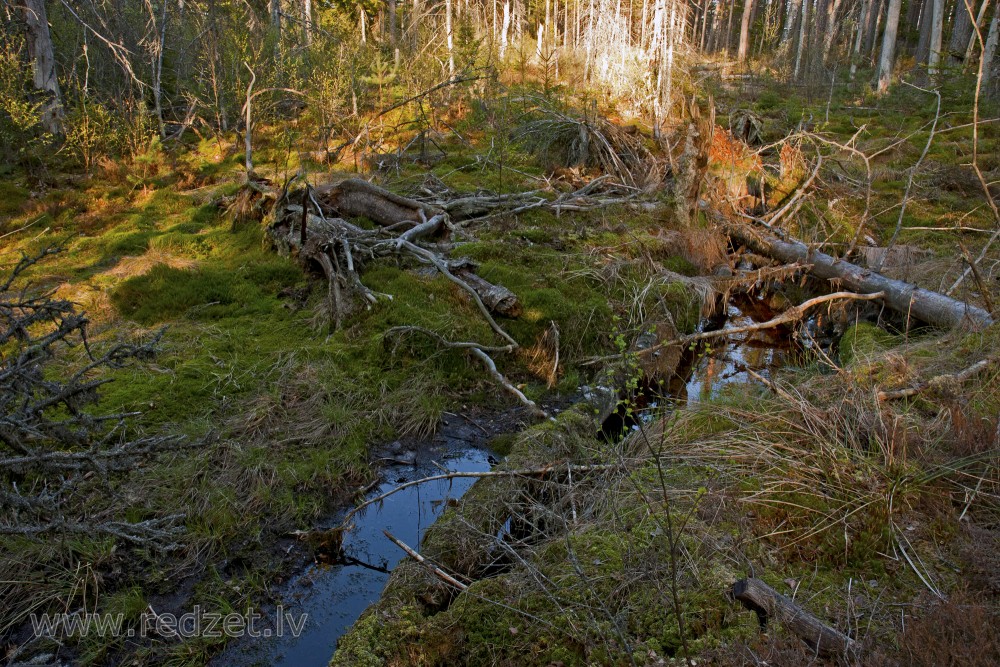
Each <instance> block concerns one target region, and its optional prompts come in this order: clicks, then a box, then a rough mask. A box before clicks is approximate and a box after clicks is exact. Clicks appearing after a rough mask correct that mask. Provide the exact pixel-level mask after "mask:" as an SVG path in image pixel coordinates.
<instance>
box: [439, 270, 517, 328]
mask: <svg viewBox="0 0 1000 667" xmlns="http://www.w3.org/2000/svg"><path fill="white" fill-rule="evenodd" d="M455 275H456V276H458V277H459V278H461V279H462V280H464V281H465V282H466V283H468V284H469V287H471V288H472V289H474V290H475V291H476V294H478V295H479V298H480V299H482V300H483V303H484V304H486V307H487V308H489V309H490V311H491V312H494V313H496V314H498V315H503V316H504V317H519V316H520V315H521V310H522V309H521V302H520V301H519V300H518V298H517V295H516V294H514V293H513V292H511V291H510V290H509V289H507V288H506V287H504V286H503V285H494V284H493V283H491V282H489V281H487V280H485V279H483V278H482V277H480V276H477V275H476V274H475V273H473V272H472V271H471V270H470V269H468V268H463V269H460V270H458V271H456V272H455Z"/></svg>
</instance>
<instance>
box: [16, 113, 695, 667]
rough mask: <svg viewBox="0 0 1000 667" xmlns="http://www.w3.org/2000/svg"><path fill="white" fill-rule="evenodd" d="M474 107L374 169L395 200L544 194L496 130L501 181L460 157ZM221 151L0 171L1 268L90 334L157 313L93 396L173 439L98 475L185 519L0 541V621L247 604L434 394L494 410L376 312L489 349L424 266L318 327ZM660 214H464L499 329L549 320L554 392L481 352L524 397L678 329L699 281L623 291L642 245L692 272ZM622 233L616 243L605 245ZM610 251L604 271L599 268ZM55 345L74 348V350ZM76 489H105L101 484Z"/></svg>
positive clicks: (529, 332)
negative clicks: (163, 533) (177, 532)
mask: <svg viewBox="0 0 1000 667" xmlns="http://www.w3.org/2000/svg"><path fill="white" fill-rule="evenodd" d="M481 121H482V119H481V117H478V116H476V114H471V115H470V116H469V117H468V118H467V119H466V120H465V121H464V124H459V125H458V127H457V129H458V130H459V131H460V132H462V133H463V136H462V140H461V141H459V140H458V139H455V138H453V139H451V140H441V139H439V143H441V144H442V146H443V147H444V148H445V149H446V150H447V151H448V157H447V159H445V160H444V161H442V162H438V163H437V164H436V165H435V166H434V167H433V168H427V167H423V166H419V165H407V166H406V170H405V171H404V172H398V173H393V174H389V175H381V176H380V175H378V174H375V175H373V176H374V177H375V178H377V179H379V180H381V181H382V182H383V183H384V184H385V185H387V186H389V187H392V188H394V189H396V190H398V191H403V192H405V191H407V188H410V187H412V185H413V184H414V183H419V182H420V181H422V180H423V179H425V178H428V177H430V176H434V177H436V178H437V179H439V180H440V182H441V183H443V184H444V185H446V186H448V187H450V188H452V189H454V190H455V191H457V192H475V191H479V190H481V189H483V188H489V187H493V189H494V190H495V191H499V190H501V189H502V190H503V191H513V190H520V189H526V188H528V187H530V188H532V189H534V188H537V187H538V184H539V183H542V184H543V186H544V177H543V174H542V173H541V171H540V169H539V168H538V167H537V166H536V165H535V163H534V160H533V159H532V158H531V156H529V155H527V154H524V153H522V152H519V151H518V149H517V148H516V147H513V146H511V147H510V148H509V154H508V155H507V156H506V157H505V158H504V160H505V163H504V167H503V168H504V169H506V171H505V172H504V173H503V175H501V173H500V172H501V167H500V166H498V165H497V166H490V165H485V166H484V165H477V164H476V158H477V156H479V155H480V154H481V153H480V152H479V149H478V148H477V147H476V146H477V145H479V144H478V142H486V145H488V144H489V141H490V139H491V137H494V136H496V132H494V131H491V130H488V129H487V130H486V131H484V130H482V129H481V127H482V123H481ZM259 134H260V135H261V136H259V137H257V142H258V145H257V150H256V161H257V170H258V172H260V173H264V174H266V175H269V176H272V177H273V178H274V179H275V180H279V181H280V180H281V179H282V178H284V177H285V175H286V174H288V173H289V170H294V169H298V168H300V167H302V165H300V164H299V160H298V156H297V155H294V154H289V153H288V152H287V151H285V150H282V146H283V143H282V142H283V141H284V137H283V136H282V135H281V134H280V133H275V134H274V135H272V134H270V131H269V130H266V129H265V130H261V131H260V132H259ZM464 135H467V136H468V137H469V138H471V140H472V141H475V142H477V144H476V145H473V144H470V143H469V138H466V136H464ZM241 157H242V156H241V155H237V154H236V153H235V152H234V146H233V145H231V144H226V143H225V142H216V141H201V142H194V143H191V144H188V145H185V146H179V147H178V146H174V147H171V148H170V149H169V150H167V149H164V148H162V147H160V146H159V145H158V144H156V142H154V143H153V144H152V146H151V148H150V150H149V152H148V153H147V154H145V155H142V156H140V157H139V158H137V159H136V160H135V161H134V163H133V164H129V165H118V164H116V163H113V162H110V161H108V163H107V164H105V165H103V166H102V167H97V168H95V171H94V173H92V174H88V175H79V174H69V173H68V174H59V173H54V174H50V175H49V177H48V179H47V181H46V186H45V187H44V188H41V187H38V188H36V189H34V190H33V189H32V187H30V185H29V181H30V179H28V178H27V176H26V175H25V174H23V173H20V172H16V171H14V172H10V173H8V174H7V175H6V176H5V178H4V181H3V183H2V184H0V187H2V192H0V194H2V197H0V199H2V200H3V204H2V205H3V211H2V216H3V217H2V219H0V234H4V237H3V240H2V242H0V243H2V247H0V253H2V254H0V264H2V265H3V266H11V265H13V263H14V262H16V261H17V259H18V258H19V257H20V255H21V253H28V254H30V253H32V252H34V251H36V250H39V249H41V248H44V247H48V246H52V245H55V246H59V247H60V248H62V252H61V253H59V254H58V255H56V256H54V257H52V258H50V259H49V260H47V261H45V262H44V263H41V264H39V265H38V266H36V267H34V268H33V270H32V272H31V275H30V279H31V280H32V281H34V282H35V283H36V284H37V285H40V286H44V287H47V288H50V289H54V290H55V291H56V293H57V294H58V295H60V296H63V297H66V298H69V299H71V300H72V301H74V302H75V303H77V304H79V307H80V308H81V309H82V310H84V311H85V312H86V313H87V315H88V318H89V320H90V334H91V339H92V344H93V345H94V346H95V348H96V349H100V348H101V347H104V346H107V345H109V344H111V343H112V342H114V341H116V340H120V339H136V338H141V337H147V336H150V335H153V334H154V333H155V332H156V331H159V330H161V329H165V331H164V334H163V338H162V342H161V345H160V348H161V349H160V352H159V354H158V355H157V357H156V358H155V360H153V361H152V362H151V363H148V364H140V365H134V366H130V367H127V368H123V369H119V370H116V371H114V372H112V373H111V374H110V376H109V379H110V380H111V382H110V383H108V384H106V385H104V386H103V387H102V388H101V392H100V400H99V403H98V404H97V405H96V406H94V407H93V408H92V409H93V410H94V411H95V412H118V411H127V412H135V413H137V416H136V417H135V418H134V419H133V420H132V422H131V424H132V427H133V428H134V429H135V430H136V431H137V432H138V431H143V432H146V433H166V434H181V435H184V436H185V437H186V438H187V442H188V443H189V444H191V445H193V446H190V447H186V448H182V449H179V450H177V451H173V452H170V453H166V454H164V455H162V456H161V457H159V458H157V459H155V460H153V461H151V462H149V463H147V464H144V465H143V466H141V467H139V468H137V469H136V470H134V471H132V472H131V473H130V474H129V475H127V476H126V477H125V478H124V479H121V480H118V481H116V482H115V485H116V486H115V489H114V494H115V495H114V497H115V498H118V499H120V502H121V503H124V504H125V507H123V508H121V509H122V510H123V511H124V512H125V513H126V515H127V517H128V518H130V519H135V518H147V517H156V516H169V515H174V514H182V515H183V519H182V525H183V527H184V528H185V530H186V532H185V534H184V535H183V537H182V538H181V548H180V549H178V550H175V551H173V552H171V553H168V554H163V553H156V552H151V551H148V550H145V549H132V548H128V547H127V546H125V545H115V543H114V542H113V541H112V540H109V539H107V538H104V537H92V538H91V537H86V536H78V537H74V538H73V539H70V540H64V541H61V540H56V541H49V540H46V541H43V542H38V541H32V540H27V539H21V538H11V537H4V538H2V541H0V558H2V568H3V569H4V570H5V571H6V572H7V573H8V574H9V575H10V576H6V577H4V579H5V582H4V583H3V597H4V600H5V602H4V605H3V607H4V609H3V612H2V614H0V632H17V631H18V628H19V627H21V628H23V626H22V624H23V623H24V622H25V620H26V618H27V616H28V614H29V613H32V612H41V611H52V610H64V609H86V610H88V611H100V612H104V611H108V612H113V613H117V612H119V611H121V612H122V613H124V614H125V618H126V623H129V624H131V623H135V622H137V621H138V618H139V616H140V614H141V613H143V611H144V610H146V609H147V608H148V607H149V606H150V605H151V606H152V607H153V608H155V609H156V610H157V611H158V612H161V613H162V612H164V611H170V610H178V611H183V610H187V609H191V608H193V606H194V605H200V606H201V608H202V609H203V610H205V611H229V610H245V609H247V608H248V607H250V606H256V605H260V604H261V603H263V602H265V601H267V600H269V599H272V597H271V596H272V594H273V591H274V590H275V586H276V585H277V584H278V583H279V582H280V581H281V579H282V577H283V576H284V574H285V573H287V571H288V568H289V567H293V568H294V567H295V566H296V564H297V563H301V562H304V561H303V559H304V558H305V557H304V556H303V555H302V554H301V551H302V549H301V548H300V549H298V550H292V552H291V553H292V555H291V556H288V555H287V553H288V547H289V544H290V540H289V539H288V536H289V535H290V534H291V533H292V532H293V531H296V530H309V529H310V528H311V527H312V526H313V525H314V524H315V522H316V521H317V520H318V519H319V518H320V517H322V516H324V515H325V514H326V513H329V512H330V511H331V510H332V509H333V508H334V507H336V506H337V505H338V504H342V503H345V502H348V501H350V499H351V498H352V496H353V494H354V492H355V491H356V489H358V488H359V487H362V486H364V485H366V484H367V483H368V481H370V479H371V478H372V476H373V470H372V467H371V465H370V463H369V460H370V452H371V451H372V449H373V448H374V447H376V446H378V445H380V444H383V443H386V442H388V441H391V440H392V439H394V438H399V437H412V438H419V437H424V436H427V435H428V434H430V433H432V432H433V431H434V430H435V429H436V427H437V424H438V421H439V419H440V416H441V414H442V412H443V411H445V410H448V409H451V410H456V411H457V410H460V409H461V406H463V405H470V404H471V405H474V406H476V409H480V410H502V409H506V408H507V407H509V405H510V402H511V401H510V399H509V397H508V396H507V395H506V394H504V393H502V392H501V391H500V390H499V389H498V388H497V386H496V385H495V384H494V383H492V382H491V381H490V380H489V378H488V376H486V374H485V373H483V372H482V370H481V368H480V367H479V366H478V365H477V364H475V363H470V359H471V358H470V357H467V356H466V355H464V354H463V353H462V352H460V351H442V350H441V349H439V348H437V347H436V346H435V345H434V344H433V343H432V342H431V341H428V340H422V339H420V338H412V339H407V340H405V341H403V342H402V343H397V341H387V340H386V339H385V338H384V336H383V334H384V332H385V331H387V330H388V329H390V328H391V327H393V326H399V325H417V326H422V327H426V328H429V329H431V330H434V331H437V332H440V333H441V334H442V335H444V336H446V337H448V338H451V339H455V340H478V341H480V342H484V343H489V342H490V336H491V332H490V330H489V328H488V326H487V325H486V323H485V322H484V321H483V320H482V318H481V316H480V315H479V314H478V313H477V311H476V309H475V307H474V305H473V304H471V303H470V302H469V300H468V299H467V297H466V296H465V295H464V293H462V292H461V291H460V290H458V289H457V288H456V287H455V286H454V285H452V284H451V283H450V282H448V281H447V280H446V279H444V278H443V277H441V276H434V275H427V274H426V272H421V271H418V270H416V269H417V267H415V266H412V265H410V264H407V263H406V262H396V261H390V260H385V261H381V262H376V263H372V264H370V265H369V266H367V267H366V269H365V272H364V276H363V279H364V281H365V283H366V285H367V286H368V287H369V288H371V289H372V290H374V291H376V292H378V293H383V294H389V295H392V297H393V298H392V300H391V301H390V300H382V301H380V303H379V304H378V305H377V306H375V307H373V308H371V309H369V310H367V311H363V312H360V313H358V314H356V315H355V316H354V317H352V318H351V320H350V321H349V322H347V323H346V326H345V327H344V328H343V329H341V330H339V331H337V332H335V333H333V334H330V333H329V327H328V322H327V320H326V318H325V315H324V314H323V308H322V303H323V300H324V299H323V294H324V292H325V285H323V284H321V283H320V282H317V281H316V279H315V278H314V277H310V276H308V275H306V274H305V273H304V272H303V270H302V269H301V268H300V267H299V266H298V265H297V264H296V263H295V262H294V260H293V259H291V258H288V257H283V256H280V255H279V254H277V253H275V252H274V251H273V250H272V249H271V248H270V246H269V244H268V243H267V242H266V240H265V234H264V231H263V228H262V226H261V225H260V224H256V223H240V224H234V221H233V220H232V219H231V218H230V217H229V216H228V215H226V213H225V212H224V211H222V210H220V208H219V207H218V206H217V205H216V202H217V201H218V200H219V199H220V198H221V197H223V196H225V195H229V194H232V193H234V192H235V191H236V190H237V189H238V188H239V187H240V183H241V181H242V179H243V176H242V172H241V168H240V167H241ZM351 167H352V165H351V164H350V161H349V160H348V161H347V162H345V163H344V164H340V165H337V166H335V167H333V168H329V167H324V171H323V172H319V171H318V170H317V168H316V167H313V171H312V172H311V173H310V176H309V177H310V179H311V180H313V181H314V182H318V181H321V180H325V179H328V178H332V177H335V176H336V175H338V174H343V173H346V172H348V171H349V170H350V169H351ZM303 168H304V167H303ZM512 168H513V169H516V171H512ZM667 226H669V222H668V221H665V220H663V219H660V218H658V217H656V216H654V215H653V214H649V213H636V212H635V211H631V210H629V209H627V208H624V207H618V208H608V209H605V210H602V211H598V212H594V213H589V214H585V215H578V216H573V217H572V218H557V217H556V216H555V215H553V214H552V213H550V212H547V211H532V212H529V213H526V214H524V215H519V216H510V217H506V218H503V217H502V218H498V219H497V220H495V221H494V222H492V223H489V224H484V225H480V226H477V228H476V230H475V240H474V241H466V242H464V243H461V244H459V245H458V247H457V248H456V249H455V250H454V251H453V253H452V255H453V256H459V257H461V256H464V257H468V258H470V259H472V260H474V261H475V262H477V263H478V264H479V266H480V268H479V273H480V274H481V275H482V276H483V277H485V278H487V279H488V280H492V281H495V282H498V283H500V284H503V285H504V286H506V287H508V288H509V289H511V290H513V291H514V292H515V293H516V294H517V295H518V297H519V298H520V300H521V302H522V304H523V307H524V312H523V315H522V316H521V317H519V318H518V319H516V320H504V321H503V322H502V324H503V326H504V327H505V328H506V329H507V330H508V331H509V332H510V333H511V334H512V335H513V336H514V337H515V338H516V339H517V340H518V341H519V342H520V343H521V344H522V345H523V346H524V348H526V349H529V350H531V348H532V347H533V346H534V345H535V343H536V341H537V340H539V339H540V337H541V336H542V335H543V334H544V333H545V332H546V331H547V330H549V329H550V327H551V326H552V324H553V323H555V324H556V326H558V328H559V331H560V333H561V341H562V342H561V348H560V373H559V376H558V378H557V383H556V385H555V386H554V387H553V388H552V389H549V388H548V387H547V382H546V381H547V379H548V378H547V372H538V373H537V374H535V373H533V372H532V370H531V368H532V365H531V361H532V359H531V354H530V353H523V354H516V355H508V356H503V357H498V358H497V362H498V364H499V365H500V368H501V371H502V372H503V373H505V374H506V375H507V376H508V377H510V378H511V380H512V381H514V382H515V383H517V384H519V385H521V386H522V387H523V388H524V391H525V392H526V393H527V394H528V395H529V396H531V397H532V398H534V399H536V400H542V401H552V400H555V401H561V402H564V401H565V400H566V398H567V397H568V396H570V395H572V394H573V393H575V392H576V391H577V387H578V386H579V385H580V384H582V383H584V382H586V381H587V378H588V376H589V375H590V374H592V373H593V372H594V371H593V370H589V369H586V368H582V367H581V366H579V362H580V361H582V360H583V359H585V358H588V357H591V356H594V355H601V354H608V353H613V352H614V351H615V348H614V345H613V344H612V341H611V335H610V334H611V333H612V332H618V333H621V334H623V335H624V336H626V337H628V336H634V335H636V334H637V333H638V332H639V329H640V327H641V326H642V325H643V322H642V321H640V320H639V319H637V318H636V317H635V313H637V312H646V311H652V310H655V309H656V308H660V307H664V306H665V307H666V308H668V309H669V310H672V311H673V316H674V317H675V318H676V319H677V321H678V322H681V323H684V325H685V326H687V327H689V328H690V327H693V326H694V324H695V323H696V321H697V317H698V312H699V309H700V304H698V303H696V302H695V299H696V298H697V297H695V296H693V295H691V294H690V293H688V292H686V291H685V290H683V289H680V290H676V289H675V290H673V291H672V292H671V291H670V290H667V289H666V288H664V289H659V290H652V291H650V292H649V294H648V295H642V294H643V292H642V289H643V287H644V286H645V285H646V283H647V281H648V280H649V279H650V277H651V275H652V273H653V272H654V271H655V266H645V267H644V266H643V262H645V260H646V257H647V256H648V255H649V253H650V251H651V249H652V251H654V252H656V251H657V249H659V253H660V257H661V259H662V260H663V261H664V262H666V263H668V264H669V265H671V266H678V267H681V268H685V267H686V268H687V269H688V270H689V272H691V271H694V268H693V267H692V266H691V265H690V264H689V263H687V260H685V259H684V258H683V257H681V256H680V255H679V254H677V253H676V252H674V251H672V250H670V249H669V248H667V247H666V246H665V245H664V242H663V241H662V240H660V239H659V236H658V233H659V232H660V231H662V230H663V229H664V228H665V227H667ZM622 235H628V236H629V237H630V238H632V239H634V243H630V244H625V245H622V244H621V242H620V239H621V237H622ZM609 265H613V266H614V267H616V269H615V270H614V271H613V272H611V277H609V273H608V270H607V267H608V266H609ZM621 267H624V268H621ZM612 286H613V289H612ZM660 292H663V293H662V294H661V293H660ZM636 295H641V296H638V297H637V296H636ZM68 354H69V357H68V359H70V360H72V359H73V358H75V357H76V356H77V355H79V354H82V351H81V350H75V351H70V352H69V353H68ZM95 493H98V494H101V493H105V492H104V491H101V490H100V488H99V486H97V480H95ZM109 497H110V496H109ZM219 641H220V640H211V639H197V640H191V641H171V640H163V641H146V642H142V643H135V642H126V641H125V640H124V639H114V638H107V637H106V638H97V637H89V638H85V639H82V640H79V641H78V642H77V643H76V645H74V646H73V647H72V648H71V650H72V651H73V652H75V654H76V655H77V657H78V658H79V659H80V660H81V661H83V662H86V663H91V664H102V663H106V662H108V661H115V660H120V659H123V657H126V656H131V657H134V658H136V659H139V660H140V661H149V662H164V661H166V662H169V663H170V664H202V663H203V662H204V661H205V660H206V659H207V657H208V656H210V655H212V654H213V653H215V652H216V651H217V650H218V648H219V646H218V644H219Z"/></svg>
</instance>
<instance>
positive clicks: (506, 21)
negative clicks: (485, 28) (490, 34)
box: [500, 0, 510, 59]
mask: <svg viewBox="0 0 1000 667" xmlns="http://www.w3.org/2000/svg"><path fill="white" fill-rule="evenodd" d="M509 30H510V0H505V2H504V3H503V26H502V27H501V28H500V58H501V59H502V58H503V57H504V56H505V55H506V54H507V33H508V31H509Z"/></svg>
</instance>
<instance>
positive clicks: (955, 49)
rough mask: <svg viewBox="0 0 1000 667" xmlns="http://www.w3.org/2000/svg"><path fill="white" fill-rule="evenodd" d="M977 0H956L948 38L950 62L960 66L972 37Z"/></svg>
mask: <svg viewBox="0 0 1000 667" xmlns="http://www.w3.org/2000/svg"><path fill="white" fill-rule="evenodd" d="M976 4H977V2H976V0H955V18H954V20H953V21H952V22H951V36H950V37H949V38H948V64H949V65H952V66H954V67H960V66H961V65H962V63H963V62H965V51H966V48H967V47H968V46H969V40H970V39H971V38H972V28H973V23H972V20H973V19H974V18H976Z"/></svg>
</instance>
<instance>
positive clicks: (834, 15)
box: [823, 0, 843, 63]
mask: <svg viewBox="0 0 1000 667" xmlns="http://www.w3.org/2000/svg"><path fill="white" fill-rule="evenodd" d="M842 6H843V0H833V2H831V3H830V6H829V9H828V14H827V17H826V31H825V32H824V34H823V62H824V63H828V62H830V52H831V51H832V50H833V43H834V41H835V40H836V38H837V34H838V33H839V32H840V21H839V18H840V9H841V7H842Z"/></svg>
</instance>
